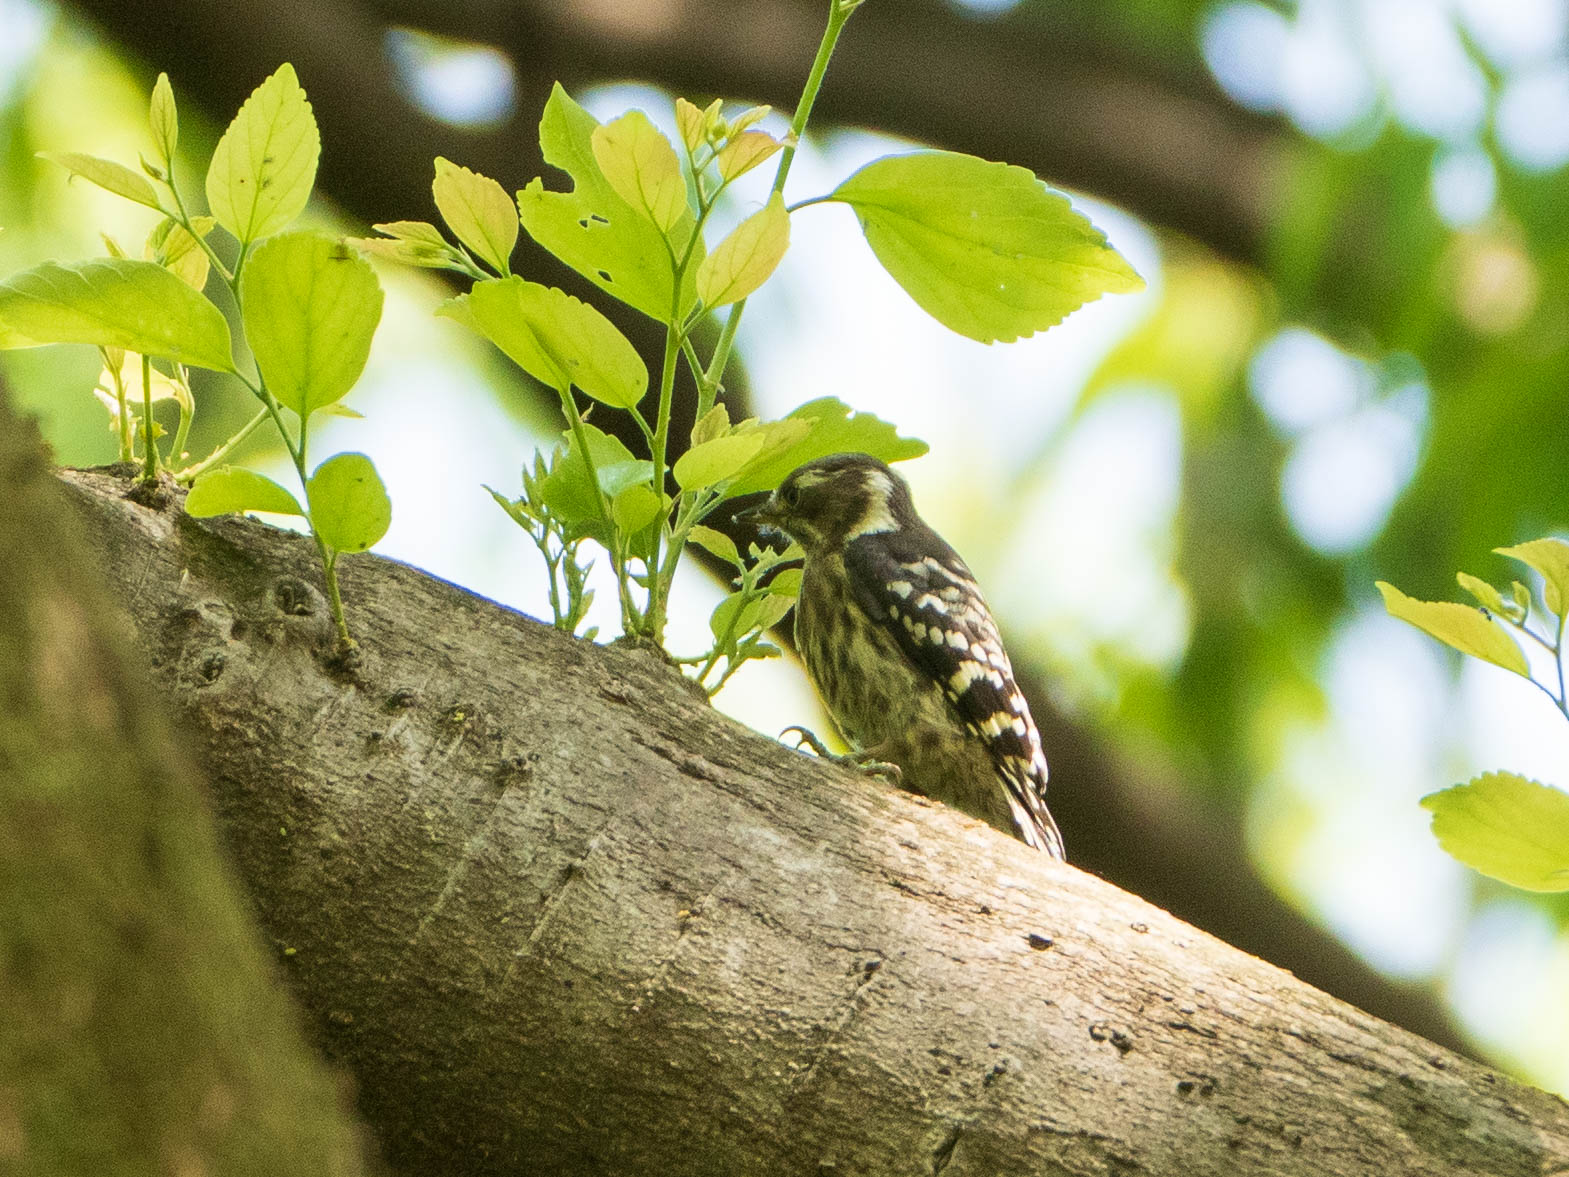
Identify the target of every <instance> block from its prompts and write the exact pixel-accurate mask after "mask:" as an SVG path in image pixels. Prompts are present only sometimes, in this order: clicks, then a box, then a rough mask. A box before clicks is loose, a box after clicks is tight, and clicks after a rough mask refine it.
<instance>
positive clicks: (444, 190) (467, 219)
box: [431, 155, 518, 274]
mask: <svg viewBox="0 0 1569 1177" xmlns="http://www.w3.org/2000/svg"><path fill="white" fill-rule="evenodd" d="M431 191H432V193H433V194H434V195H435V198H436V208H437V209H439V210H440V211H441V216H442V219H444V220H445V221H446V222H447V227H448V228H450V229H451V230H452V232H453V233H455V234H456V235H457V238H458V240H459V241H461V242H463V244H464V245H466V246H468V247H469V248H470V249H471V250H473V251H474V252H475V254H477V255H478V256H479V258H480V260H481V261H483V262H485V263H487V264H488V265H489V266H490V267H491V269H493V270H495V271H497V272H498V273H501V274H510V273H511V272H512V250H513V248H514V247H515V246H516V245H517V243H518V210H517V206H516V205H515V204H513V203H512V198H511V197H510V196H508V195H507V190H506V189H505V188H503V187H502V186H501V185H500V184H498V183H496V181H494V180H492V179H491V178H490V177H489V176H482V175H480V174H479V173H478V172H471V171H470V170H469V169H468V168H465V167H459V166H458V165H457V164H455V163H453V162H451V161H450V160H446V159H443V158H442V157H441V156H439V155H438V156H437V157H436V179H435V181H434V182H433V183H432V184H431Z"/></svg>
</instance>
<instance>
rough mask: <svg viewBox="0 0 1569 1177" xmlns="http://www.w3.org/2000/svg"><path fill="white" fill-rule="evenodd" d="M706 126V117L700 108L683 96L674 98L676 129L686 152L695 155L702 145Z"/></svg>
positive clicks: (705, 134)
mask: <svg viewBox="0 0 1569 1177" xmlns="http://www.w3.org/2000/svg"><path fill="white" fill-rule="evenodd" d="M706 126H707V119H706V118H705V117H704V115H703V112H702V110H701V108H699V107H697V106H695V105H694V104H693V103H690V102H688V101H687V100H686V99H685V98H677V99H676V130H678V131H679V132H680V133H681V142H682V143H684V144H685V145H686V149H687V152H688V154H691V155H696V154H697V149H698V148H699V147H701V146H702V145H703V140H704V139H705V138H707V131H706Z"/></svg>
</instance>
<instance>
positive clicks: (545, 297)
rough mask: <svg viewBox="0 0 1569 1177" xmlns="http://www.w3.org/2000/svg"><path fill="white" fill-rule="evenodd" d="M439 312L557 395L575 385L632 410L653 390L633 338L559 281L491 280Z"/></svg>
mask: <svg viewBox="0 0 1569 1177" xmlns="http://www.w3.org/2000/svg"><path fill="white" fill-rule="evenodd" d="M436 313H437V314H440V315H446V316H448V317H449V318H454V319H457V320H458V321H459V322H460V323H464V324H466V325H467V326H469V327H471V328H473V329H474V330H475V331H477V332H479V333H480V334H481V335H483V336H484V337H485V338H486V339H488V340H490V341H491V342H492V343H494V344H495V345H496V346H497V347H499V348H500V349H501V350H502V351H504V352H505V353H506V354H507V356H508V357H509V358H510V359H511V360H512V361H513V362H514V363H516V364H517V365H518V367H520V368H522V369H523V370H524V371H525V372H527V373H528V374H529V375H530V376H532V377H534V379H536V380H538V381H540V382H541V383H542V384H548V385H549V386H550V387H551V388H554V389H555V390H556V391H557V392H560V393H565V392H566V391H567V390H568V389H569V388H570V387H572V386H573V385H576V386H577V387H578V388H581V389H582V390H583V391H584V392H586V393H588V395H589V396H591V397H593V398H594V399H595V400H599V401H604V402H605V403H606V404H608V405H615V406H616V407H617V408H622V409H630V408H632V407H633V406H634V405H636V404H637V403H638V401H640V400H642V399H643V394H644V393H646V392H647V391H648V368H647V367H646V366H644V364H643V359H642V357H641V356H639V355H638V354H637V349H636V348H634V347H633V346H632V345H631V343H629V342H628V341H627V338H626V336H625V335H622V334H621V332H620V331H618V330H617V329H616V326H615V324H614V323H612V322H611V321H610V320H609V319H607V318H605V316H604V315H602V314H600V313H599V311H598V310H596V309H595V308H594V307H592V306H590V305H589V304H588V303H586V302H580V301H579V300H577V299H575V298H573V297H572V296H571V295H570V294H568V293H566V291H564V290H558V289H557V288H556V287H554V286H541V285H540V284H539V283H538V282H529V281H526V280H524V279H522V278H518V277H512V278H492V279H489V280H487V281H484V282H476V283H475V284H474V288H473V290H471V291H470V292H469V293H468V294H460V295H459V296H458V297H457V298H454V299H452V300H450V301H449V302H447V303H444V304H442V306H441V307H439V308H438V309H437V311H436Z"/></svg>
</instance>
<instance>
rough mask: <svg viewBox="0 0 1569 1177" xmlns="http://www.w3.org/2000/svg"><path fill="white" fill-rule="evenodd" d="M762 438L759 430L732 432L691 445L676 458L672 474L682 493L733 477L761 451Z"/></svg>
mask: <svg viewBox="0 0 1569 1177" xmlns="http://www.w3.org/2000/svg"><path fill="white" fill-rule="evenodd" d="M765 440H766V435H765V434H764V432H763V431H762V430H760V429H755V430H753V431H752V432H750V433H732V434H730V435H729V436H728V437H716V438H714V439H713V440H712V441H705V442H703V443H702V444H701V445H695V446H693V447H692V448H691V449H689V450H687V451H686V453H684V454H682V455H681V456H680V457H679V458H677V459H676V464H675V468H674V470H673V471H672V472H673V473H674V474H675V477H676V484H677V485H678V486H680V488H681V489H682V490H700V489H702V488H703V487H705V486H713V485H714V484H715V483H719V482H723V481H725V480H726V479H727V478H734V477H735V476H736V475H737V474H739V473H740V472H741V470H742V469H743V468H744V467H745V466H746V464H747V463H748V462H750V461H751V460H752V459H753V458H755V457H757V455H758V453H759V452H760V451H761V450H762V448H763V443H764V441H765Z"/></svg>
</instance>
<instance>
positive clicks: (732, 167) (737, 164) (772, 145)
mask: <svg viewBox="0 0 1569 1177" xmlns="http://www.w3.org/2000/svg"><path fill="white" fill-rule="evenodd" d="M762 109H763V111H764V112H765V113H766V112H767V108H766V107H764V108H762ZM742 117H743V118H744V117H745V116H744V115H743V116H742ZM783 147H784V144H783V143H782V142H781V141H780V140H778V139H775V138H774V137H773V136H772V135H770V134H768V133H767V132H766V131H742V132H741V133H740V134H739V135H735V136H734V137H733V138H732V139H731V140H730V142H728V143H726V144H725V145H724V147H722V148H721V149H720V151H719V154H718V155H717V156H715V157H714V164H715V166H716V167H718V169H719V174H720V176H722V177H723V178H724V179H725V181H726V182H728V181H730V180H734V179H738V178H739V177H741V176H744V175H746V173H747V172H749V171H751V170H752V169H753V168H755V167H756V166H757V165H758V164H760V163H762V162H763V161H764V160H766V159H768V158H769V157H770V156H771V155H773V154H774V152H776V151H779V150H780V149H782V148H783Z"/></svg>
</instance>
